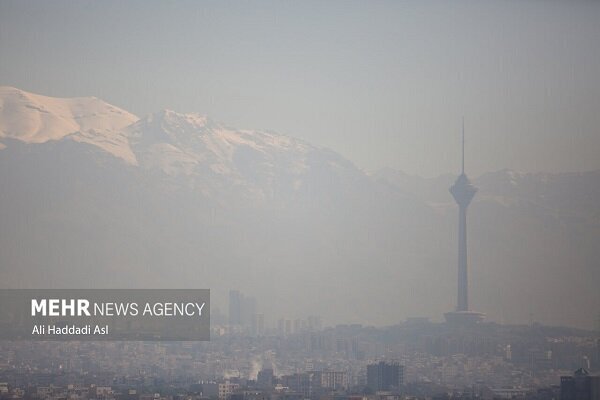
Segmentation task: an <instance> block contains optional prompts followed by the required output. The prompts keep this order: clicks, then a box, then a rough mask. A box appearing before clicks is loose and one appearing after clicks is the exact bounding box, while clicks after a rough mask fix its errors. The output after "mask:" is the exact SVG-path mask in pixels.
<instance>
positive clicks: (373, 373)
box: [367, 361, 404, 392]
mask: <svg viewBox="0 0 600 400" xmlns="http://www.w3.org/2000/svg"><path fill="white" fill-rule="evenodd" d="M403 381H404V367H403V366H401V365H400V364H398V363H396V362H393V363H387V362H384V361H380V362H379V363H377V364H370V365H368V366H367V387H369V389H371V390H373V391H374V392H379V391H391V390H394V389H396V390H397V389H398V388H399V387H400V385H402V383H403Z"/></svg>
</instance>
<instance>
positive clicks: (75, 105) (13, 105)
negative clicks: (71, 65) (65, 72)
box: [0, 86, 138, 164]
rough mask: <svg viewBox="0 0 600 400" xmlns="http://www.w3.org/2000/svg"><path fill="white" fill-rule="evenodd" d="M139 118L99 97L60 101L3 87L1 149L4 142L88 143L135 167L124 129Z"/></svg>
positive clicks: (0, 94)
mask: <svg viewBox="0 0 600 400" xmlns="http://www.w3.org/2000/svg"><path fill="white" fill-rule="evenodd" d="M137 119H138V118H137V117H136V116H135V115H133V114H131V113H129V112H127V111H125V110H122V109H120V108H118V107H115V106H113V105H110V104H108V103H106V102H104V101H102V100H100V99H98V98H96V97H80V98H72V99H59V98H55V97H48V96H42V95H39V94H33V93H29V92H26V91H24V90H20V89H16V88H13V87H7V86H2V87H0V147H5V146H6V144H5V143H3V141H2V139H16V140H19V141H22V142H25V143H45V142H48V141H52V140H63V139H67V140H74V141H77V142H81V143H89V144H91V145H94V146H97V147H99V148H101V149H102V150H104V151H107V152H109V153H111V154H112V155H114V156H115V157H119V158H122V159H123V160H124V161H126V162H127V163H130V164H135V156H134V155H133V153H132V152H131V149H130V148H129V145H128V141H127V138H126V137H125V136H124V133H123V132H122V129H123V128H125V127H126V126H128V125H130V124H132V123H133V122H135V121H137Z"/></svg>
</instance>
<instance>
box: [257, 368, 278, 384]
mask: <svg viewBox="0 0 600 400" xmlns="http://www.w3.org/2000/svg"><path fill="white" fill-rule="evenodd" d="M274 380H275V376H274V374H273V369H272V368H266V369H261V370H260V371H258V375H257V377H256V384H257V385H258V387H259V388H271V387H272V386H273V381H274Z"/></svg>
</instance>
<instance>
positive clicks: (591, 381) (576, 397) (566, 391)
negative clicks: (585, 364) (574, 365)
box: [560, 368, 600, 400]
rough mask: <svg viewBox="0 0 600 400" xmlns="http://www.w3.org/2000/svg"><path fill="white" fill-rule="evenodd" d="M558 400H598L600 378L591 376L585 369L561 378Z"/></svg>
mask: <svg viewBox="0 0 600 400" xmlns="http://www.w3.org/2000/svg"><path fill="white" fill-rule="evenodd" d="M560 400H600V376H591V375H590V374H589V372H588V371H587V370H586V369H585V368H579V369H578V370H577V371H575V373H574V374H573V376H561V377H560Z"/></svg>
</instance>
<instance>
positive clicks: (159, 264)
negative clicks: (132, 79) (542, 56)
mask: <svg viewBox="0 0 600 400" xmlns="http://www.w3.org/2000/svg"><path fill="white" fill-rule="evenodd" d="M0 143H1V144H2V145H1V146H2V149H0V187H1V189H2V190H0V227H1V229H0V285H2V286H4V287H124V288H127V287H210V288H211V289H212V292H211V296H213V299H214V303H213V304H217V305H218V304H219V303H220V304H221V308H223V307H224V306H225V305H226V299H227V292H228V290H229V289H232V288H233V289H236V288H237V289H241V290H242V291H244V292H245V293H247V294H251V295H254V296H256V297H257V298H258V301H259V307H260V309H261V310H262V311H264V312H265V314H266V315H267V316H270V317H271V318H273V319H274V318H276V317H279V316H285V317H286V318H296V317H305V316H306V315H308V314H315V313H317V314H321V315H322V316H323V317H324V318H325V319H326V320H329V321H332V322H359V323H365V324H370V323H371V324H391V323H395V322H398V321H400V320H401V319H403V318H405V317H407V316H415V315H426V316H430V317H433V318H437V319H440V318H441V316H442V314H443V313H444V312H446V311H448V310H450V309H452V308H453V306H454V302H455V291H456V287H455V282H456V242H455V240H456V218H457V217H456V212H457V211H456V205H455V204H454V202H453V200H452V197H451V196H450V194H449V192H448V187H449V186H450V185H451V183H452V182H453V181H454V179H455V176H452V175H444V176H441V177H438V178H435V179H423V178H420V177H417V176H409V175H406V174H404V173H402V172H400V171H395V170H391V169H387V170H383V171H379V172H377V173H375V174H372V175H367V174H365V173H364V172H363V171H361V170H360V169H359V168H357V167H356V166H355V165H354V164H353V163H352V162H350V161H348V160H346V159H344V158H343V157H342V156H340V155H339V154H337V153H335V152H334V151H331V150H327V149H322V148H319V147H316V146H313V145H311V144H310V143H306V142H304V141H302V140H299V139H294V138H291V137H288V136H285V135H281V134H277V133H273V132H269V131H260V130H258V131H255V130H240V129H234V128H231V127H228V126H227V125H225V124H222V123H218V122H215V121H212V120H211V119H210V118H208V117H206V116H203V115H200V114H180V113H177V112H174V111H168V110H165V111H161V112H158V113H155V114H152V115H148V116H145V117H143V118H141V119H140V118H138V117H136V116H134V115H133V114H131V113H128V112H127V111H124V110H121V109H119V108H117V107H114V106H112V105H110V104H108V103H105V102H103V101H102V100H99V99H96V98H92V97H86V98H77V99H55V98H50V97H45V96H40V95H35V94H31V93H27V92H24V91H21V90H18V89H14V88H6V87H5V88H1V89H0ZM473 182H474V184H475V185H476V186H478V188H479V191H478V193H477V196H476V197H475V199H474V201H473V204H472V205H471V206H470V210H469V246H470V248H469V251H470V253H469V254H470V258H471V264H470V268H471V274H470V282H471V302H472V303H471V304H472V306H473V308H475V309H476V310H478V311H483V312H486V313H487V314H488V316H489V317H490V319H492V320H496V321H507V322H525V321H528V320H529V317H530V315H529V314H530V313H533V314H534V318H535V319H536V320H540V321H542V322H546V323H555V324H568V325H577V326H584V327H591V326H592V324H593V320H594V318H596V315H594V311H593V310H595V309H598V308H600V290H598V282H600V269H599V268H598V260H600V212H599V206H598V204H600V171H595V172H587V173H577V174H542V173H539V174H524V173H517V172H514V171H509V170H503V171H497V172H491V173H488V174H484V175H482V176H480V177H473ZM506 293H510V294H511V295H510V296H507V295H506ZM590 310H592V311H590Z"/></svg>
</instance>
